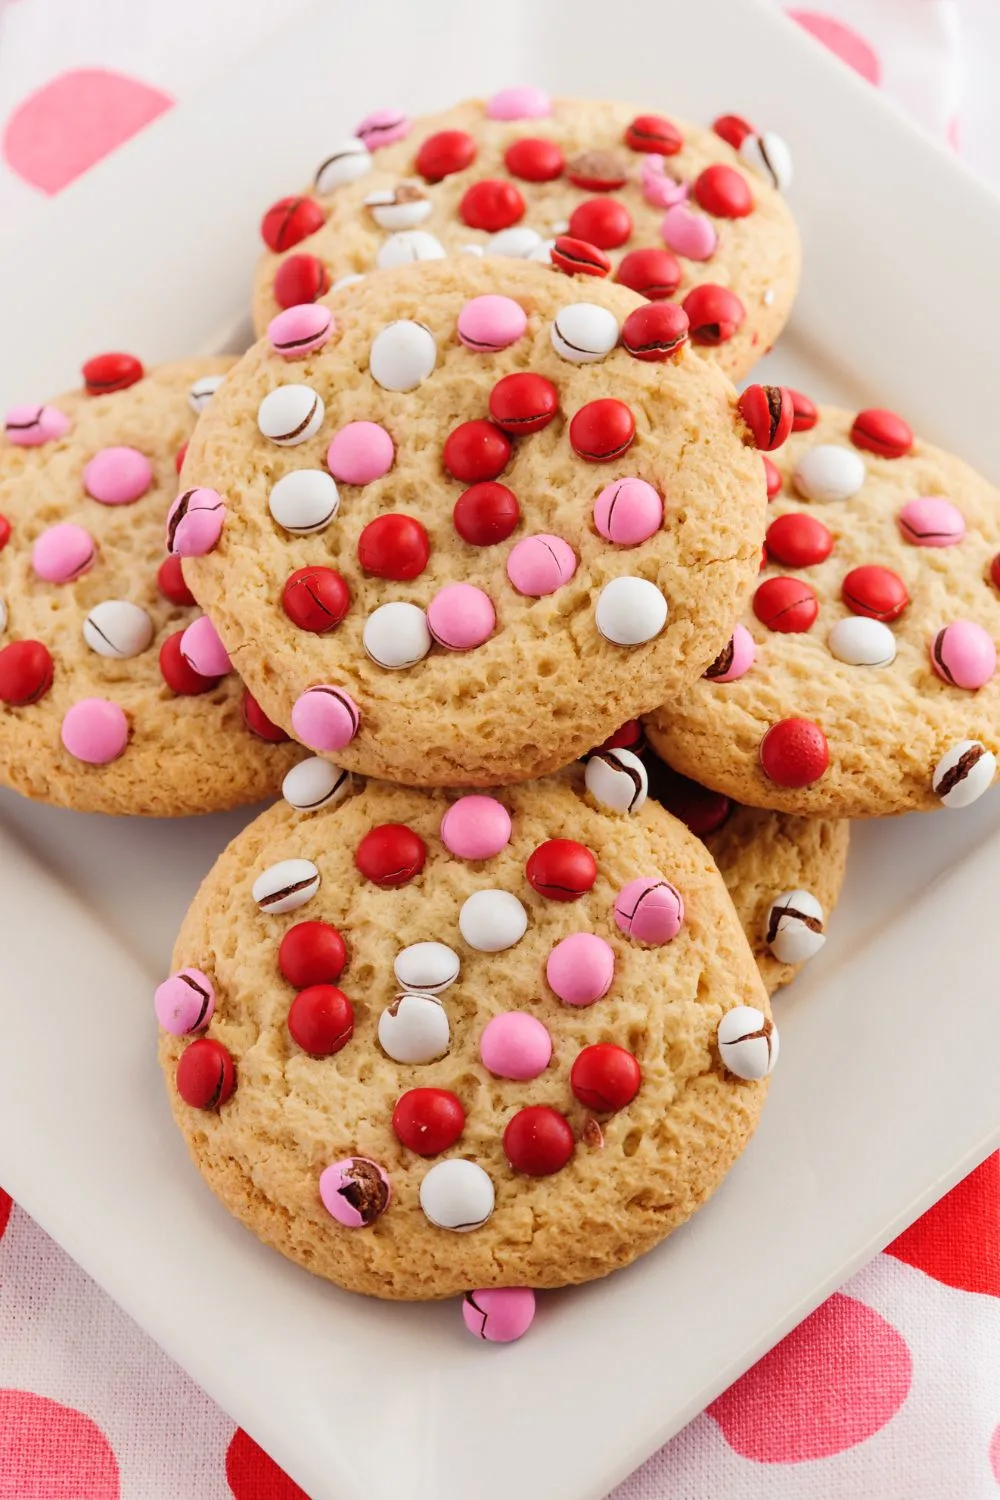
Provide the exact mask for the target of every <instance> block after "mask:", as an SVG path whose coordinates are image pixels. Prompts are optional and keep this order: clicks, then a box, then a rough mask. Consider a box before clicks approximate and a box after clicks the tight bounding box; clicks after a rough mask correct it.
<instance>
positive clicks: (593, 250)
mask: <svg viewBox="0 0 1000 1500" xmlns="http://www.w3.org/2000/svg"><path fill="white" fill-rule="evenodd" d="M549 259H550V260H551V262H552V264H553V265H554V266H555V268H556V270H557V271H563V272H565V274H566V275H567V276H607V275H608V273H609V271H610V270H611V262H610V260H608V257H607V256H606V255H605V254H604V251H603V250H599V249H598V248H597V246H596V245H591V244H590V243H589V241H587V240H577V239H574V238H573V236H572V235H569V234H561V235H560V236H559V238H558V239H557V240H556V242H555V244H554V245H553V246H552V249H551V250H550V251H549Z"/></svg>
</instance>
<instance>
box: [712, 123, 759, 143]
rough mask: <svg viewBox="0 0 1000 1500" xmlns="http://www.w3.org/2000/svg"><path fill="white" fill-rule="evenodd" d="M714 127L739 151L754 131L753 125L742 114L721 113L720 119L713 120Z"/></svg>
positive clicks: (717, 133) (716, 131)
mask: <svg viewBox="0 0 1000 1500" xmlns="http://www.w3.org/2000/svg"><path fill="white" fill-rule="evenodd" d="M712 129H713V130H714V131H715V133H716V135H720V136H721V137H722V139H723V140H724V141H725V142H726V143H727V145H730V146H732V148H733V150H734V151H738V150H739V149H740V147H741V146H742V144H743V142H744V141H745V140H746V138H747V136H748V135H753V133H754V129H753V126H752V125H751V124H749V123H748V121H746V120H744V118H743V116H742V115H719V117H718V119H715V120H713V121H712Z"/></svg>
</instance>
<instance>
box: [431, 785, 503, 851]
mask: <svg viewBox="0 0 1000 1500" xmlns="http://www.w3.org/2000/svg"><path fill="white" fill-rule="evenodd" d="M510 830H511V823H510V813H509V812H508V811H507V809H506V808H505V807H504V805H503V803H502V802H498V801H497V799H496V798H495V797H485V796H481V795H478V794H473V795H471V796H468V797H459V799H458V801H457V802H453V803H452V804H451V806H450V807H449V808H448V810H447V812H446V813H445V815H444V817H443V818H442V819H441V842H442V844H444V846H445V848H446V849H447V850H448V852H449V854H454V855H456V856H457V857H458V858H459V859H492V858H493V856H494V855H495V854H499V853H500V851H501V849H506V847H507V845H508V844H509V843H510Z"/></svg>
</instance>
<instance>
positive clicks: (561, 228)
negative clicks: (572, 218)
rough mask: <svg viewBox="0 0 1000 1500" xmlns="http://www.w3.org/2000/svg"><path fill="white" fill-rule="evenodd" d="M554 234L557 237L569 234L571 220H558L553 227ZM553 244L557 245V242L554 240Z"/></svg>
mask: <svg viewBox="0 0 1000 1500" xmlns="http://www.w3.org/2000/svg"><path fill="white" fill-rule="evenodd" d="M552 233H553V234H556V235H559V234H569V220H568V219H557V220H556V222H555V223H554V224H553V225H552ZM552 243H553V244H555V240H553V241H552Z"/></svg>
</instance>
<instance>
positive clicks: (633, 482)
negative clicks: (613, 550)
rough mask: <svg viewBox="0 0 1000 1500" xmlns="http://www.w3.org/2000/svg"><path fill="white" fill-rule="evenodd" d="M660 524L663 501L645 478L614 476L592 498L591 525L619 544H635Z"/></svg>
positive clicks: (644, 539)
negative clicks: (594, 497) (610, 481)
mask: <svg viewBox="0 0 1000 1500" xmlns="http://www.w3.org/2000/svg"><path fill="white" fill-rule="evenodd" d="M662 524H663V501H662V500H661V499H660V497H659V495H658V494H657V492H656V490H654V488H653V486H652V485H651V484H647V483H646V481H645V479H615V480H613V481H612V483H611V484H608V485H605V487H604V489H603V490H602V491H601V493H600V494H599V495H598V497H597V499H596V500H595V501H594V525H595V526H596V527H597V529H598V531H599V532H600V534H601V536H603V537H604V538H605V540H606V541H609V542H615V543H616V544H617V545H618V546H619V547H637V546H638V545H639V543H640V542H646V541H648V540H649V538H650V537H651V536H654V535H655V534H656V532H658V531H659V529H660V526H661V525H662Z"/></svg>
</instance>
